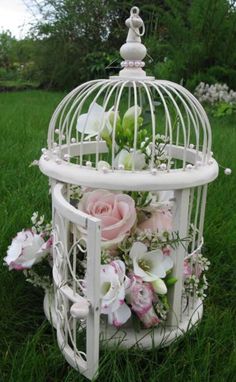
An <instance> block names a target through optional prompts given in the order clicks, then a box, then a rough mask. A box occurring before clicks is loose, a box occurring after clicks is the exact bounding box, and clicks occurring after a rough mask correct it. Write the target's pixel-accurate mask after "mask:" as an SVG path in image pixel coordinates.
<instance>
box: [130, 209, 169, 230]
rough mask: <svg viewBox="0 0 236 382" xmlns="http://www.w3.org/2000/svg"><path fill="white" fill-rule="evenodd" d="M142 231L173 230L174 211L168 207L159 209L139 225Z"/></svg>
mask: <svg viewBox="0 0 236 382" xmlns="http://www.w3.org/2000/svg"><path fill="white" fill-rule="evenodd" d="M138 228H139V229H141V230H142V231H144V230H151V231H152V232H156V231H158V232H163V231H171V230H172V213H171V212H170V211H169V210H168V209H167V208H162V209H157V210H156V211H154V212H153V214H152V216H151V217H150V218H149V219H147V220H144V221H143V222H142V223H141V224H139V226H138Z"/></svg>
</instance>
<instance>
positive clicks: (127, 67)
mask: <svg viewBox="0 0 236 382" xmlns="http://www.w3.org/2000/svg"><path fill="white" fill-rule="evenodd" d="M125 25H126V26H127V27H128V28H129V31H128V36H127V39H126V43H125V44H124V45H122V47H121V48H120V55H121V57H122V58H123V59H124V60H125V61H122V63H121V66H122V67H123V68H124V69H122V70H121V71H120V73H119V76H120V77H146V73H145V71H144V70H143V69H142V68H143V67H144V65H145V63H144V62H143V61H142V60H143V59H144V57H145V56H146V53H147V49H146V47H145V46H144V45H143V44H142V43H141V36H143V35H144V33H145V27H144V22H143V20H142V19H141V17H140V16H139V8H138V7H133V8H131V11H130V17H129V18H128V19H127V20H126V22H125Z"/></svg>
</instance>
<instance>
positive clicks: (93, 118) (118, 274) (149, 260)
mask: <svg viewBox="0 0 236 382" xmlns="http://www.w3.org/2000/svg"><path fill="white" fill-rule="evenodd" d="M103 116H104V111H103V110H102V107H101V106H99V105H98V104H96V103H95V104H94V105H93V110H90V113H89V118H90V120H89V121H88V118H86V116H85V115H81V116H80V117H79V118H78V122H77V130H78V132H79V133H81V132H83V134H86V136H87V138H88V139H89V140H93V139H96V136H97V134H98V130H96V129H97V126H101V118H104V117H103ZM136 117H138V123H139V124H140V126H141V125H142V124H143V123H144V118H143V116H142V109H141V108H140V107H139V106H138V105H136V107H131V108H129V109H128V110H127V111H126V112H125V113H124V114H123V117H122V118H121V117H120V116H118V118H117V122H116V145H115V161H114V162H115V166H116V167H117V169H125V170H128V171H129V170H130V171H132V170H133V169H135V170H139V169H140V170H142V169H145V168H148V167H149V166H150V161H153V160H154V161H155V166H156V168H160V169H162V168H166V163H167V162H169V163H171V158H170V157H169V155H168V152H167V151H166V150H165V146H166V144H167V143H168V137H166V136H162V135H160V134H157V135H156V136H155V141H153V139H152V141H151V140H150V137H149V135H148V130H145V129H144V128H143V129H142V130H140V134H139V136H138V139H137V145H138V147H137V148H136V150H135V152H134V151H133V150H132V144H133V140H132V135H133V134H132V130H133V129H134V123H135V122H134V121H135V118H136ZM113 118H114V112H113V111H112V110H111V111H110V112H109V113H107V115H106V123H105V124H104V127H103V130H102V131H99V134H101V135H102V137H103V139H104V140H105V141H106V143H107V147H108V149H109V148H110V152H109V150H108V154H106V155H107V156H106V158H102V160H100V161H99V162H98V169H99V168H101V169H102V171H106V169H108V168H110V166H111V157H112V152H111V150H112V148H113V147H114V145H111V144H110V141H111V134H112V130H111V121H112V120H113ZM85 120H86V121H87V122H86V125H84V121H85ZM113 122H114V121H113ZM119 129H120V130H122V131H123V134H119ZM124 132H125V134H124ZM128 132H130V134H131V135H130V139H129V135H127V134H126V133H128ZM153 151H154V155H151V152H153ZM105 159H106V160H105ZM86 161H87V162H89V161H90V162H91V161H92V158H89V157H88V158H87V159H86ZM152 166H153V163H152ZM67 191H68V192H69V195H70V197H69V198H70V203H71V205H72V206H73V207H74V208H76V209H79V210H80V211H82V212H83V213H85V214H87V215H90V216H93V217H96V218H99V219H100V221H101V265H100V269H98V272H99V273H100V300H101V314H102V316H103V317H105V318H106V319H107V321H108V323H109V324H111V325H113V326H115V327H121V326H123V325H125V324H127V323H128V322H129V321H130V320H132V319H133V320H136V322H138V323H139V324H140V327H144V328H150V327H155V326H158V325H160V324H161V323H163V322H165V321H166V319H167V316H168V311H169V309H171V306H170V304H169V301H168V292H169V291H170V290H171V288H172V287H173V285H174V284H175V283H176V282H177V279H176V278H175V277H173V276H172V269H173V267H174V260H175V259H174V250H175V249H176V247H178V246H179V245H182V246H185V248H186V251H187V253H188V256H187V257H186V259H185V261H184V266H183V272H184V278H183V279H184V283H183V295H184V296H185V298H186V301H188V298H189V297H191V296H192V295H195V296H197V297H198V298H201V299H204V298H205V296H206V294H205V291H206V289H207V279H206V276H205V272H206V271H207V269H208V266H209V261H208V260H207V259H206V258H205V257H204V256H203V255H202V254H201V253H200V251H192V252H191V251H189V250H188V249H189V248H190V247H191V240H192V236H191V235H192V233H191V230H190V231H189V233H188V235H187V236H186V237H180V236H179V234H178V231H176V230H174V227H173V215H174V210H175V200H174V193H173V192H172V191H159V192H148V191H146V192H145V191H130V192H129V191H125V192H123V191H112V190H108V189H92V188H86V187H81V186H76V185H70V186H69V188H68V190H67ZM31 222H32V227H30V228H28V229H24V230H23V231H21V232H19V233H18V234H17V236H16V237H15V238H14V239H13V240H12V243H11V245H10V246H9V248H8V251H7V256H6V257H5V262H6V264H7V265H8V266H9V269H10V270H12V269H14V270H17V271H23V273H24V275H25V276H26V280H27V281H29V282H30V283H32V284H33V285H34V286H39V287H42V288H43V289H44V290H45V291H46V292H48V291H50V290H51V289H52V264H53V256H52V248H53V246H54V245H56V244H58V243H55V242H54V239H55V235H54V230H55V227H52V226H51V223H45V218H44V216H43V215H42V216H41V215H40V214H39V213H38V212H34V213H33V216H32V217H31ZM86 240H87V232H86V230H85V229H81V228H79V227H77V228H76V229H75V227H72V228H71V232H70V237H69V243H68V252H67V256H68V264H69V265H70V264H71V261H74V262H76V267H75V269H76V275H74V277H76V280H78V282H79V285H80V289H81V291H82V294H83V295H84V296H85V297H86V288H87V285H86V272H87V269H86ZM54 256H56V254H55V253H54ZM72 257H73V260H71V258H72ZM69 277H70V276H69ZM72 281H73V280H71V283H72ZM67 282H68V283H70V279H68V280H67Z"/></svg>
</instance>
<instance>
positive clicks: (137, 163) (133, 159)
mask: <svg viewBox="0 0 236 382" xmlns="http://www.w3.org/2000/svg"><path fill="white" fill-rule="evenodd" d="M114 165H115V168H118V169H119V168H120V166H123V168H124V170H132V169H133V165H134V170H142V169H143V168H144V167H145V166H146V162H145V155H144V154H143V153H141V152H140V151H136V153H134V151H132V152H131V153H130V152H129V151H128V150H125V149H123V150H121V151H120V152H119V154H117V156H116V158H115V162H114Z"/></svg>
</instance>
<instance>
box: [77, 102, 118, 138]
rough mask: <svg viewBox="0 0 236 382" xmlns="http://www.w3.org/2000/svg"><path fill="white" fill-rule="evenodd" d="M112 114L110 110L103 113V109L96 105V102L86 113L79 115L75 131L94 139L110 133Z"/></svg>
mask: <svg viewBox="0 0 236 382" xmlns="http://www.w3.org/2000/svg"><path fill="white" fill-rule="evenodd" d="M113 114H114V112H113V111H112V109H111V110H109V111H107V112H106V111H105V109H104V108H103V107H102V106H100V105H98V104H97V103H96V102H95V103H92V104H91V105H90V107H89V110H88V113H85V114H81V115H80V116H79V118H78V120H77V130H78V131H79V132H80V133H84V134H88V135H89V136H88V137H87V138H90V137H94V136H96V135H98V134H99V133H100V134H102V132H103V133H108V134H110V133H111V130H112V125H111V120H112V119H113Z"/></svg>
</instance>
